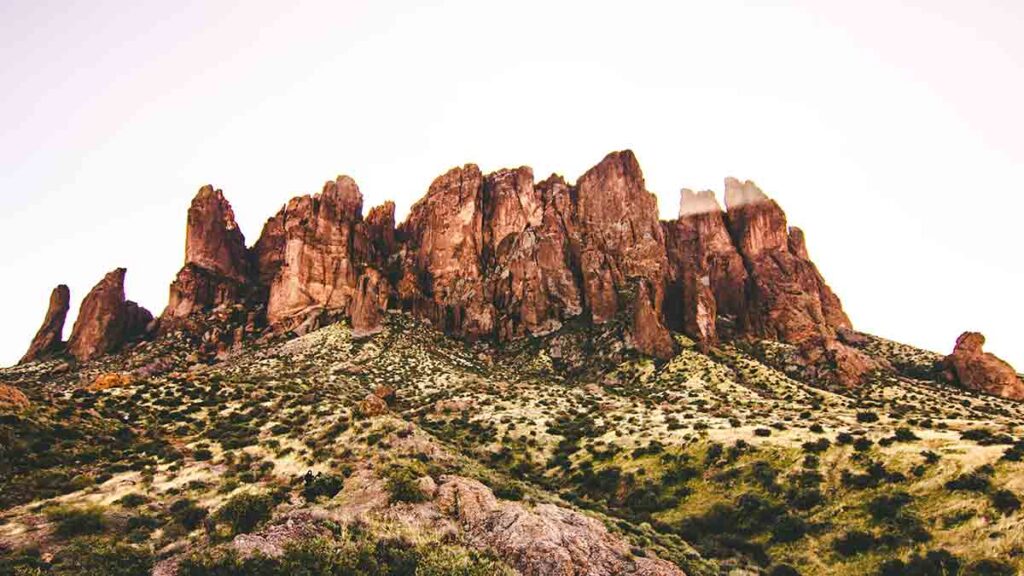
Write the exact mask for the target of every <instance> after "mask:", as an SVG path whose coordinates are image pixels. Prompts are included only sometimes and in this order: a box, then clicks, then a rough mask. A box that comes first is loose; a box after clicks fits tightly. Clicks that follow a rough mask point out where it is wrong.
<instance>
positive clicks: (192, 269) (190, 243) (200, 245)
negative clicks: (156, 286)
mask: <svg viewBox="0 0 1024 576" xmlns="http://www.w3.org/2000/svg"><path fill="white" fill-rule="evenodd" d="M250 284H251V264H250V256H249V251H248V249H247V248H246V246H245V237H244V236H243V235H242V231H241V230H240V229H239V227H238V224H237V223H236V222H235V214H234V211H233V210H232V209H231V204H230V203H229V202H228V201H227V199H226V198H225V197H224V194H223V192H221V191H220V190H215V189H214V188H213V186H209V185H207V186H203V187H202V188H200V189H199V192H198V193H197V194H196V196H195V198H193V200H192V205H191V206H190V207H189V210H188V220H187V223H186V227H185V265H184V267H182V269H181V270H180V271H179V272H178V275H177V277H176V278H175V280H174V282H173V283H171V286H170V294H169V297H168V302H167V307H166V308H165V309H164V313H163V315H162V316H161V322H162V329H163V330H164V331H165V332H166V331H170V330H174V329H178V328H180V327H182V326H183V323H184V321H185V320H186V319H187V318H189V317H190V316H192V315H193V314H196V313H200V312H204V311H207V310H210V309H212V308H216V307H218V306H221V305H224V304H230V303H238V302H242V301H243V300H244V298H245V296H246V294H247V292H248V290H249V288H250Z"/></svg>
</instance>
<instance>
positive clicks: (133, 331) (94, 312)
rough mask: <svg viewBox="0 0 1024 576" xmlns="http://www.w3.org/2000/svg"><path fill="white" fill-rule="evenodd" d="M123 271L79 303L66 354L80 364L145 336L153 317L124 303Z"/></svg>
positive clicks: (140, 308)
mask: <svg viewBox="0 0 1024 576" xmlns="http://www.w3.org/2000/svg"><path fill="white" fill-rule="evenodd" d="M125 272H126V270H125V269H124V268H118V269H116V270H114V271H112V272H110V273H108V274H107V275H106V276H105V277H104V278H103V280H101V281H100V283H99V284H97V285H96V286H95V287H94V288H93V289H92V290H91V291H89V294H88V295H86V297H85V300H83V301H82V307H81V309H80V310H79V312H78V318H77V319H76V320H75V326H74V328H73V329H72V331H71V338H70V339H69V340H68V352H69V353H71V355H72V356H74V357H75V358H77V359H78V360H79V361H83V362H84V361H86V360H92V359H93V358H96V357H98V356H102V355H104V354H108V353H110V352H114V351H116V350H118V349H119V348H121V346H123V345H124V343H125V342H127V341H129V340H131V339H134V338H138V337H142V336H144V335H145V333H146V328H147V326H148V325H149V323H150V322H149V321H150V320H152V318H153V315H152V314H150V313H149V311H147V310H146V309H145V308H142V307H140V306H138V305H137V304H135V303H134V302H128V301H126V300H125V298H124V276H125Z"/></svg>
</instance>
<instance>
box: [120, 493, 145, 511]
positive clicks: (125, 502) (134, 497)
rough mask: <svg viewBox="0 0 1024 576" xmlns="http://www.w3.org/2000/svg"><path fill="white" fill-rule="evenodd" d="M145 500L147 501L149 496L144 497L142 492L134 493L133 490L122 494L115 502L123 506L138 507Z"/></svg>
mask: <svg viewBox="0 0 1024 576" xmlns="http://www.w3.org/2000/svg"><path fill="white" fill-rule="evenodd" d="M146 502H149V498H146V497H145V496H143V495H142V494H136V493H134V492H132V493H131V494H125V495H124V496H122V497H121V498H119V499H118V500H117V504H120V505H121V506H123V507H125V508H138V507H139V506H142V505H143V504H145V503H146Z"/></svg>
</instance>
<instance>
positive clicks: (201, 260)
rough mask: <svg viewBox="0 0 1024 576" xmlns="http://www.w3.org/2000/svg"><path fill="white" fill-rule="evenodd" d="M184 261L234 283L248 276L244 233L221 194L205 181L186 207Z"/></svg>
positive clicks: (229, 205) (242, 280)
mask: <svg viewBox="0 0 1024 576" xmlns="http://www.w3.org/2000/svg"><path fill="white" fill-rule="evenodd" d="M185 263H186V264H195V265H196V266H199V267H200V268H205V269H206V270H210V271H212V272H216V273H217V274H220V275H222V276H226V277H228V278H231V279H233V280H236V281H238V282H246V281H247V280H248V277H249V260H248V250H247V249H246V247H245V236H243V235H242V231H241V230H240V229H239V228H238V224H237V223H236V222H235V213H234V211H233V210H232V209H231V204H230V203H228V201H227V199H225V198H224V193H223V192H221V191H220V190H214V188H213V186H210V185H209V184H207V185H206V186H203V187H202V188H200V189H199V192H198V193H197V194H196V196H195V198H193V199H192V206H191V207H189V209H188V223H187V226H186V235H185Z"/></svg>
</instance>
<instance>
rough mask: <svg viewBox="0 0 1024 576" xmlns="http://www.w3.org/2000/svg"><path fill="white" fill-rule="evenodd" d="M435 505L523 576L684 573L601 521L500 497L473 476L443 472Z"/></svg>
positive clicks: (675, 575)
mask: <svg viewBox="0 0 1024 576" xmlns="http://www.w3.org/2000/svg"><path fill="white" fill-rule="evenodd" d="M436 503H437V507H438V508H439V509H440V510H441V511H442V512H443V513H445V514H448V515H450V516H452V517H454V518H455V519H456V520H457V521H458V522H459V523H460V524H461V525H462V526H463V528H464V529H465V530H466V531H467V532H468V533H469V535H470V538H471V542H473V543H475V544H476V545H477V546H480V547H484V548H488V549H490V550H493V551H494V552H495V553H496V554H497V555H498V557H499V558H501V559H503V560H504V561H506V562H508V563H509V564H510V565H512V566H513V567H514V568H515V569H516V570H518V571H519V572H521V573H522V574H524V575H525V576H612V575H630V574H632V575H637V576H639V575H641V574H642V575H647V576H683V575H684V573H683V571H682V570H680V569H679V568H678V567H676V566H675V565H673V564H671V563H669V562H665V561H663V560H659V559H656V558H646V557H639V556H634V555H633V554H631V553H630V549H629V547H628V546H627V545H626V543H625V542H623V541H622V540H621V539H619V538H617V537H615V536H613V535H612V534H609V533H608V530H607V529H606V528H605V527H604V525H603V524H601V522H599V521H597V520H595V519H593V518H591V517H589V516H584V515H583V514H580V513H578V512H574V511H572V510H569V509H566V508H561V507H559V506H555V505H553V504H539V505H537V506H534V507H533V508H532V509H528V508H526V507H525V506H523V505H522V504H519V503H517V502H504V501H499V500H498V499H497V498H495V497H494V494H493V493H492V492H491V490H490V489H489V488H487V487H486V486H484V485H483V484H481V483H480V482H478V481H476V480H471V479H468V478H462V477H458V476H442V477H441V482H440V486H439V487H438V489H437V496H436Z"/></svg>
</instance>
